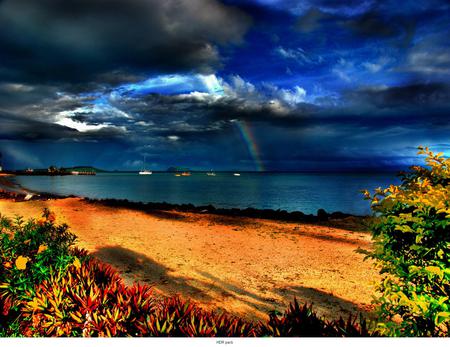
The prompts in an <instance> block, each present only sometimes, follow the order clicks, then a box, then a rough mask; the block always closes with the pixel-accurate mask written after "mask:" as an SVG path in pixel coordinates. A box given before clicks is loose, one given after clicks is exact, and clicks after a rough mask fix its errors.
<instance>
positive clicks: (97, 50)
mask: <svg viewBox="0 0 450 347" xmlns="http://www.w3.org/2000/svg"><path fill="white" fill-rule="evenodd" d="M248 24H249V19H248V17H247V16H246V15H244V14H243V13H242V12H241V11H239V10H237V9H235V8H233V7H228V6H225V5H223V4H221V3H220V2H218V1H216V0H189V1H187V0H184V1H176V0H168V1H157V0H110V1H107V2H106V1H104V0H66V1H62V0H61V1H55V0H42V1H33V0H5V1H3V2H1V3H0V26H1V28H2V30H1V32H0V46H1V47H2V50H1V53H0V56H1V65H0V73H1V75H2V77H3V78H9V79H14V78H15V79H18V80H20V79H22V80H27V79H30V78H35V79H39V80H44V81H45V80H57V81H58V80H69V81H77V80H79V81H83V80H88V79H89V78H92V76H95V75H97V74H100V73H108V72H109V71H114V70H125V71H127V70H128V71H130V72H131V74H134V73H135V72H136V71H142V70H144V71H147V72H149V71H158V72H160V71H179V70H197V71H211V70H213V69H214V68H216V67H217V66H219V65H220V57H219V55H218V52H217V49H216V47H215V46H216V45H226V44H229V43H238V42H239V41H240V40H241V39H242V36H243V34H244V33H245V31H246V29H247V27H248ZM116 77H117V76H116Z"/></svg>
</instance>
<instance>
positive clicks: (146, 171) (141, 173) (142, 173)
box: [139, 155, 153, 175]
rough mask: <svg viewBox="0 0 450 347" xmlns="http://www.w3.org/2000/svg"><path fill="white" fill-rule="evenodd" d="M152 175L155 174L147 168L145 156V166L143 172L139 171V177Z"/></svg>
mask: <svg viewBox="0 0 450 347" xmlns="http://www.w3.org/2000/svg"><path fill="white" fill-rule="evenodd" d="M152 173H153V172H151V171H149V170H147V169H146V168H145V155H144V165H143V167H142V170H141V171H139V175H151V174H152Z"/></svg>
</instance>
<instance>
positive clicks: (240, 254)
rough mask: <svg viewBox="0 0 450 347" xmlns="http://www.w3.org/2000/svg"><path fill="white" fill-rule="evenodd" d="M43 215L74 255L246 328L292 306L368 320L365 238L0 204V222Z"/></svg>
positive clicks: (234, 220)
mask: <svg viewBox="0 0 450 347" xmlns="http://www.w3.org/2000/svg"><path fill="white" fill-rule="evenodd" d="M44 207H48V208H50V209H51V210H52V211H53V212H55V213H56V215H57V222H64V223H67V224H69V225H70V227H71V230H72V232H74V233H75V234H76V235H77V236H78V246H80V247H83V248H85V249H87V250H89V251H90V252H92V253H93V254H94V255H95V256H96V257H98V258H99V259H101V260H103V261H105V262H107V263H110V264H111V265H113V266H114V267H115V268H117V269H118V270H119V271H120V272H121V274H122V276H123V277H124V278H125V279H126V281H127V282H132V281H140V282H147V283H150V284H152V285H154V287H155V291H157V292H159V293H161V294H167V295H173V294H180V295H181V296H182V297H184V298H189V299H191V300H192V301H195V302H197V303H198V304H200V305H201V306H202V307H204V308H207V309H220V310H222V311H227V312H229V313H233V314H239V315H242V316H245V317H247V318H255V317H257V318H266V317H267V313H268V312H269V311H270V310H274V309H276V310H278V311H282V310H283V309H284V308H286V305H287V304H288V303H289V302H290V301H292V300H293V298H294V296H295V297H297V298H298V299H299V300H300V301H301V302H305V301H306V302H309V303H313V304H314V307H315V309H316V310H317V311H318V313H319V314H320V315H323V316H325V317H327V318H338V317H339V316H340V315H343V316H347V315H348V314H349V313H353V314H355V313H359V312H367V311H370V310H371V309H372V306H371V304H370V302H371V299H372V295H374V283H375V282H376V281H378V279H379V276H378V274H377V271H376V270H375V269H374V267H373V264H371V263H370V262H368V261H363V255H361V254H358V253H356V252H355V251H356V249H357V248H359V247H361V248H366V249H367V248H370V247H371V242H370V235H369V234H368V233H367V232H358V231H348V230H345V229H339V228H333V227H328V226H320V225H309V224H302V223H292V222H278V221H268V220H262V219H252V218H242V217H224V216H217V215H209V214H195V213H182V212H175V211H159V212H151V213H149V212H140V211H135V210H131V209H126V208H110V207H105V206H101V205H98V204H93V203H88V202H85V201H83V200H82V199H79V198H66V199H60V200H49V201H28V202H13V201H9V200H0V212H1V213H2V214H3V215H7V216H14V215H16V214H18V215H22V216H24V217H26V218H30V217H38V216H40V214H41V212H42V209H43V208H44Z"/></svg>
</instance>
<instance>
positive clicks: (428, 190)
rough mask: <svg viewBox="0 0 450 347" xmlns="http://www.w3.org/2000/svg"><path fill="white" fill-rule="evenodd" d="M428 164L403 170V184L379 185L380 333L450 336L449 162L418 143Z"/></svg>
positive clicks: (375, 230)
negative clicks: (381, 187) (381, 275)
mask: <svg viewBox="0 0 450 347" xmlns="http://www.w3.org/2000/svg"><path fill="white" fill-rule="evenodd" d="M419 154H425V155H426V156H427V157H426V159H425V161H426V167H421V166H413V167H411V170H410V171H409V172H406V173H402V174H401V184H400V185H399V186H390V187H389V188H387V189H384V190H383V189H377V190H376V192H375V194H374V195H373V196H372V195H371V194H370V193H368V192H365V194H366V197H367V198H368V199H370V200H372V209H373V210H374V211H375V213H376V215H377V216H378V221H377V223H375V224H374V225H373V227H372V232H373V237H374V240H375V246H376V247H375V250H374V251H373V252H367V254H368V256H369V257H370V258H373V259H375V261H376V262H377V264H378V265H379V266H380V268H381V273H382V274H383V276H384V278H383V280H382V282H381V284H380V285H379V287H378V290H379V292H380V297H379V299H377V302H378V303H379V306H380V309H379V313H380V320H381V321H380V323H379V324H378V329H379V331H380V332H382V333H384V334H387V335H391V336H449V328H450V303H449V297H450V160H449V159H445V158H444V157H443V155H442V153H439V154H434V153H433V152H431V151H430V150H429V149H428V148H421V147H419Z"/></svg>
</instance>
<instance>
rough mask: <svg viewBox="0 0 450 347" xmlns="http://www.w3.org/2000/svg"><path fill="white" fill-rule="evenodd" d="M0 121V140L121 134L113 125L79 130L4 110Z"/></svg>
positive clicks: (86, 138)
mask: <svg viewBox="0 0 450 347" xmlns="http://www.w3.org/2000/svg"><path fill="white" fill-rule="evenodd" d="M0 123H1V127H0V140H19V139H20V140H21V141H41V140H73V141H79V140H83V141H98V140H102V139H114V138H116V139H118V138H119V137H120V136H122V135H123V131H121V130H120V129H117V128H115V127H105V128H101V129H98V130H95V131H87V132H79V131H77V130H75V129H72V128H69V127H66V126H62V125H58V124H54V123H49V122H44V121H40V120H35V119H33V118H32V117H30V116H28V117H27V116H18V115H15V114H10V113H5V112H0Z"/></svg>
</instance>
